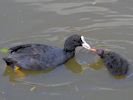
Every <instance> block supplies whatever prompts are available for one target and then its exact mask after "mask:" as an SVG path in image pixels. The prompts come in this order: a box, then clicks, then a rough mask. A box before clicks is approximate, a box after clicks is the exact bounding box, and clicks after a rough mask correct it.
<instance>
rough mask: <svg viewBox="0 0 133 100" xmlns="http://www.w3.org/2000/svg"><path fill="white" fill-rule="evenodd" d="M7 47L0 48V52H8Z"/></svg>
mask: <svg viewBox="0 0 133 100" xmlns="http://www.w3.org/2000/svg"><path fill="white" fill-rule="evenodd" d="M8 50H9V49H8V48H0V52H1V53H8Z"/></svg>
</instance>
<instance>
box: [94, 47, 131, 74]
mask: <svg viewBox="0 0 133 100" xmlns="http://www.w3.org/2000/svg"><path fill="white" fill-rule="evenodd" d="M93 51H94V49H93ZM96 53H97V54H98V55H99V56H100V58H101V59H102V60H103V62H104V64H105V66H106V67H107V69H108V71H109V72H110V73H111V74H113V75H126V74H127V72H128V69H129V63H128V61H127V60H126V59H125V58H123V57H122V56H121V55H119V54H118V53H115V52H113V51H107V50H103V49H96Z"/></svg>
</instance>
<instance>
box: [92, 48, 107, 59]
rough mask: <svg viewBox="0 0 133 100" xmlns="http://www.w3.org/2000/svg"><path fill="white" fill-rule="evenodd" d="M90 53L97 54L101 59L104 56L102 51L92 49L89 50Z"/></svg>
mask: <svg viewBox="0 0 133 100" xmlns="http://www.w3.org/2000/svg"><path fill="white" fill-rule="evenodd" d="M90 51H92V52H94V53H96V54H98V55H99V56H100V57H101V58H103V57H104V54H105V51H104V49H94V48H91V49H90Z"/></svg>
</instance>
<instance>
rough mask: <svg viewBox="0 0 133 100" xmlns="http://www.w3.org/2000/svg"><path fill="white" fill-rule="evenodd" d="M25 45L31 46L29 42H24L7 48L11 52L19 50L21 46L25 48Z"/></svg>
mask: <svg viewBox="0 0 133 100" xmlns="http://www.w3.org/2000/svg"><path fill="white" fill-rule="evenodd" d="M26 47H31V44H24V45H18V46H14V47H11V48H9V51H10V53H12V52H16V51H17V50H20V49H23V48H26Z"/></svg>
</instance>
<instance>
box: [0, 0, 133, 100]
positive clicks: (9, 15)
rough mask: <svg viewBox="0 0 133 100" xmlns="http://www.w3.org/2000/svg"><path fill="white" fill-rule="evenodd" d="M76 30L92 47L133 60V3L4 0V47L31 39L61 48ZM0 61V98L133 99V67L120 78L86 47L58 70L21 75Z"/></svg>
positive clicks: (0, 8) (0, 6)
mask: <svg viewBox="0 0 133 100" xmlns="http://www.w3.org/2000/svg"><path fill="white" fill-rule="evenodd" d="M73 33H77V34H81V35H84V36H86V40H87V42H89V43H90V44H91V45H92V46H94V47H103V48H106V49H110V50H113V51H115V52H118V53H120V54H121V55H123V56H124V57H125V58H126V59H128V60H129V62H130V63H131V64H132V63H133V61H132V59H133V53H132V50H133V1H132V0H0V48H4V47H11V46H13V45H17V44H23V43H32V42H33V43H45V44H49V45H54V46H57V47H61V48H62V47H63V43H64V40H65V39H66V37H67V36H69V35H71V34H73ZM5 55H6V54H2V53H0V56H1V57H2V56H5ZM0 63H1V66H0V100H89V99H91V100H116V99H117V100H132V98H133V76H132V72H133V68H132V66H130V71H129V75H128V76H127V77H126V78H123V79H116V78H114V77H112V76H111V75H110V74H109V73H108V71H107V70H106V68H105V67H104V66H103V64H102V62H101V61H100V60H98V57H97V56H96V55H94V54H92V53H89V52H88V51H86V50H84V49H83V48H77V52H76V57H75V58H74V59H71V60H70V61H69V62H67V63H66V64H65V65H62V66H59V67H58V68H56V69H54V70H47V71H23V72H22V73H21V72H14V71H13V70H12V69H11V68H10V67H6V66H5V63H4V62H3V61H0Z"/></svg>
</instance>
